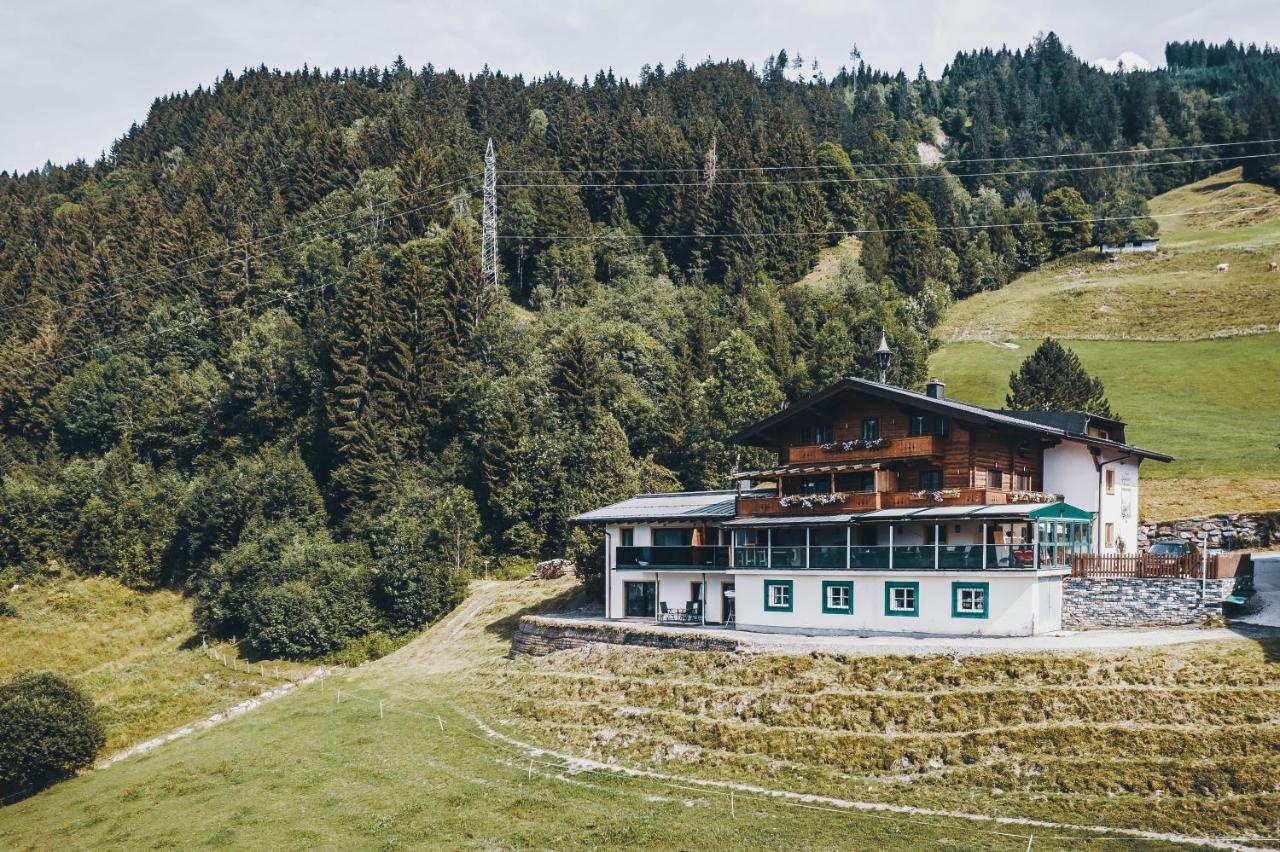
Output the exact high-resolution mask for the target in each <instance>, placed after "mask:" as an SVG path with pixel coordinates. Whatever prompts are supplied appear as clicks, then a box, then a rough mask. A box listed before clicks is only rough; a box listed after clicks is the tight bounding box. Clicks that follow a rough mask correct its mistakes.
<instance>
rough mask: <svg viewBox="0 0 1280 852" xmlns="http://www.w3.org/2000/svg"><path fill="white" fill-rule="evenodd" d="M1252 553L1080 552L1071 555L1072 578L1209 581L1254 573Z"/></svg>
mask: <svg viewBox="0 0 1280 852" xmlns="http://www.w3.org/2000/svg"><path fill="white" fill-rule="evenodd" d="M1252 568H1253V565H1252V562H1251V560H1250V559H1249V557H1248V554H1229V553H1228V554H1220V555H1215V556H1210V557H1209V560H1208V564H1207V565H1206V564H1205V562H1204V556H1202V555H1201V554H1199V553H1192V554H1188V555H1186V556H1152V555H1151V554H1148V553H1124V554H1101V555H1099V554H1096V553H1077V554H1075V555H1073V556H1072V557H1071V576H1072V577H1133V578H1136V579H1153V580H1155V579H1179V578H1183V579H1195V580H1198V579H1200V577H1201V576H1204V577H1205V578H1206V579H1209V580H1217V579H1218V578H1219V577H1220V576H1221V577H1224V578H1225V577H1233V576H1236V575H1237V574H1247V573H1252Z"/></svg>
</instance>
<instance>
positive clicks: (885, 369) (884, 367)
mask: <svg viewBox="0 0 1280 852" xmlns="http://www.w3.org/2000/svg"><path fill="white" fill-rule="evenodd" d="M875 356H876V369H877V370H879V371H880V384H882V385H883V384H885V382H886V377H887V376H888V375H889V362H890V361H892V360H893V350H892V349H890V348H889V341H888V340H886V339H885V336H884V331H881V332H880V346H879V347H877V348H876V351H875Z"/></svg>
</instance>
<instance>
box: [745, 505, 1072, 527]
mask: <svg viewBox="0 0 1280 852" xmlns="http://www.w3.org/2000/svg"><path fill="white" fill-rule="evenodd" d="M1092 517H1093V515H1091V514H1090V513H1089V512H1086V511H1084V510H1083V509H1078V508H1076V507H1075V506H1072V505H1071V504H1070V503H1064V502H1062V501H1061V500H1059V501H1057V502H1054V503H986V504H979V505H975V506H906V507H903V508H900V509H876V510H875V511H871V512H852V513H849V514H843V515H811V516H796V515H789V516H774V515H769V516H765V515H758V516H752V517H747V518H735V519H734V520H731V521H725V522H724V523H723V524H722V526H726V527H776V526H780V525H785V524H808V525H811V526H814V525H819V524H848V523H865V522H867V521H900V520H904V519H906V518H910V519H911V520H913V521H924V520H934V521H944V520H957V521H958V520H969V519H973V518H992V519H996V520H1000V519H1008V518H1063V519H1067V520H1090V519H1092Z"/></svg>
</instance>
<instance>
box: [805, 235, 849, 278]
mask: <svg viewBox="0 0 1280 852" xmlns="http://www.w3.org/2000/svg"><path fill="white" fill-rule="evenodd" d="M861 255H862V241H861V240H859V239H858V238H857V237H845V238H844V239H842V240H840V242H839V243H837V244H836V245H834V246H829V247H828V248H824V249H823V250H822V251H821V252H819V253H818V260H817V262H815V263H814V265H813V269H812V270H810V271H809V274H808V275H806V276H805V277H803V278H801V279H800V280H799V281H797V282H796V284H798V285H799V286H801V287H812V288H815V289H818V290H829V289H831V288H833V287H835V286H836V284H837V283H839V281H840V277H841V272H842V271H843V270H844V269H848V268H852V267H855V266H857V264H858V258H859V257H860V256H861Z"/></svg>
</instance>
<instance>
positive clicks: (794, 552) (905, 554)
mask: <svg viewBox="0 0 1280 852" xmlns="http://www.w3.org/2000/svg"><path fill="white" fill-rule="evenodd" d="M983 551H985V556H986V559H985V562H984V560H983V556H984V553H983ZM1051 556H1052V554H1051V552H1050V550H1049V549H1048V548H1042V549H1041V552H1040V557H1041V558H1040V563H1041V564H1040V565H1037V564H1036V548H1035V547H1034V546H1033V545H1030V544H988V545H986V546H985V547H984V546H983V545H980V544H942V545H938V546H934V545H932V544H905V545H893V546H889V545H877V546H870V547H866V546H858V545H855V546H853V547H842V546H839V545H837V546H821V547H818V546H814V547H809V548H805V547H773V548H769V547H735V548H734V549H733V567H734V568H736V569H739V570H752V569H755V570H760V569H771V568H772V569H786V570H788V571H803V570H809V571H844V570H853V571H932V570H938V571H983V570H987V571H994V570H998V569H1001V568H1007V569H1024V570H1025V569H1028V568H1036V567H1049V566H1050V565H1051V564H1052V563H1053V562H1054V560H1053V559H1052V558H1051Z"/></svg>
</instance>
